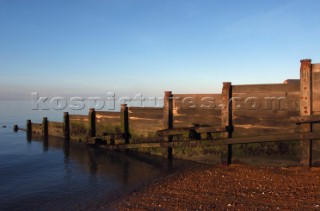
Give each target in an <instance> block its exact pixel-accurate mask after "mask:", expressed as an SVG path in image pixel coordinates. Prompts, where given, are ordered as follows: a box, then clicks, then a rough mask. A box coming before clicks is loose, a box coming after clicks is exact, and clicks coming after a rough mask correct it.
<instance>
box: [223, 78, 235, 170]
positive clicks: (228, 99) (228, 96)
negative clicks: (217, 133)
mask: <svg viewBox="0 0 320 211" xmlns="http://www.w3.org/2000/svg"><path fill="white" fill-rule="evenodd" d="M222 105H223V106H222V108H221V126H222V128H225V129H226V131H227V132H226V133H224V134H223V135H222V136H223V138H232V131H233V127H232V86H231V82H224V83H223V88H222ZM226 151H227V154H226V158H222V160H226V162H227V165H230V164H231V163H232V145H231V144H228V145H227V149H226Z"/></svg>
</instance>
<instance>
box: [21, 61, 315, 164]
mask: <svg viewBox="0 0 320 211" xmlns="http://www.w3.org/2000/svg"><path fill="white" fill-rule="evenodd" d="M317 123H320V64H312V63H311V60H309V59H305V60H301V65H300V79H294V80H292V79H291V80H289V79H288V80H286V81H285V82H283V83H278V84H253V85H233V84H231V83H230V82H224V83H223V88H222V92H221V93H218V94H174V93H172V92H171V91H166V92H165V94H164V105H163V107H162V108H158V107H128V106H127V105H126V104H122V105H121V109H120V112H108V111H95V110H94V109H90V110H89V113H88V115H72V114H69V113H67V112H65V113H64V122H50V121H48V119H47V118H46V117H45V118H43V122H42V124H36V123H32V122H31V120H28V121H27V128H26V130H27V134H28V136H31V135H41V136H44V137H48V136H57V137H62V138H65V139H66V140H69V139H70V140H77V141H83V142H86V143H90V144H96V145H99V146H101V147H104V148H107V149H130V150H138V151H139V150H142V151H145V149H148V148H150V149H151V148H160V149H162V153H163V155H164V156H166V157H168V158H171V157H172V156H173V155H174V150H175V148H177V147H181V146H184V147H189V148H192V147H199V146H201V147H203V148H206V147H212V146H213V147H214V146H221V147H222V148H223V149H224V152H225V153H223V154H222V155H221V159H222V160H225V161H226V163H227V164H231V163H232V159H233V146H234V145H237V144H248V143H265V142H283V141H299V143H300V163H301V165H302V166H304V167H310V166H311V165H312V146H313V143H314V141H315V140H318V139H319V140H320V124H317Z"/></svg>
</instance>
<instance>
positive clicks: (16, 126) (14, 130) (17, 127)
mask: <svg viewBox="0 0 320 211" xmlns="http://www.w3.org/2000/svg"><path fill="white" fill-rule="evenodd" d="M18 130H19V126H18V125H14V126H13V132H15V133H16V132H18Z"/></svg>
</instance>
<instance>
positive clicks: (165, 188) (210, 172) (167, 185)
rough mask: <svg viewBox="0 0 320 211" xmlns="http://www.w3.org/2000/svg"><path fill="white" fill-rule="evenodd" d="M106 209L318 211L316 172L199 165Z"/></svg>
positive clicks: (318, 174)
mask: <svg viewBox="0 0 320 211" xmlns="http://www.w3.org/2000/svg"><path fill="white" fill-rule="evenodd" d="M141 176H143V175H141ZM100 208H102V207H100ZM109 208H111V209H112V210H212V209H215V210H235V209H236V210H279V209H280V210H302V209H303V210H315V209H316V210H317V209H319V210H320V168H312V169H311V170H303V169H301V168H299V167H289V168H284V167H251V166H242V165H232V166H229V167H223V166H204V165H199V166H197V167H196V168H194V169H190V170H187V171H184V172H180V173H177V174H175V175H173V176H169V177H165V178H162V179H159V180H157V181H154V182H153V183H152V184H150V185H148V186H146V187H145V188H143V189H141V190H138V191H136V192H133V193H131V194H129V195H127V196H124V197H123V198H121V199H119V200H118V201H115V202H114V203H112V204H111V207H109Z"/></svg>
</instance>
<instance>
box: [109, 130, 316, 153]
mask: <svg viewBox="0 0 320 211" xmlns="http://www.w3.org/2000/svg"><path fill="white" fill-rule="evenodd" d="M300 138H303V139H320V133H319V132H308V133H293V134H277V135H272V136H270V135H268V136H255V137H243V138H230V139H220V140H197V141H194V140H191V141H175V142H162V143H141V144H119V145H116V146H115V145H113V146H108V145H106V146H103V147H105V148H117V147H118V148H123V149H137V148H157V147H164V146H166V147H176V146H179V145H180V144H181V143H185V144H188V143H189V144H191V145H194V144H197V143H198V144H201V145H203V146H223V145H230V144H248V143H262V142H279V141H296V140H300Z"/></svg>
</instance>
